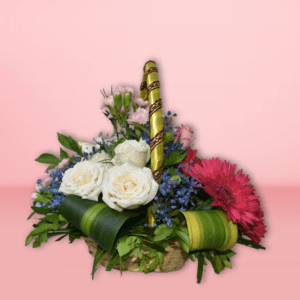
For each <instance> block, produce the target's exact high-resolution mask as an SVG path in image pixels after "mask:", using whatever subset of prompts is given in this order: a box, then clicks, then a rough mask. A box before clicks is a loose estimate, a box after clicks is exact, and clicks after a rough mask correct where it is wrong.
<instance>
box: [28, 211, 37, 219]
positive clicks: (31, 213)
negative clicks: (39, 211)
mask: <svg viewBox="0 0 300 300" xmlns="http://www.w3.org/2000/svg"><path fill="white" fill-rule="evenodd" d="M34 214H35V212H34V211H33V212H32V213H31V214H30V216H29V217H28V218H27V220H29V219H31V217H32V216H33V215H34Z"/></svg>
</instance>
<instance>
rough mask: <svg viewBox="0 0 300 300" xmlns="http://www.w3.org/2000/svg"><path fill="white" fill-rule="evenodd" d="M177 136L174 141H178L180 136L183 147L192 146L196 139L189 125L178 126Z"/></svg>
mask: <svg viewBox="0 0 300 300" xmlns="http://www.w3.org/2000/svg"><path fill="white" fill-rule="evenodd" d="M175 133H176V137H175V138H174V142H175V143H176V142H177V141H178V138H179V137H180V142H181V144H182V145H183V146H182V147H183V148H185V147H190V144H191V142H192V141H193V140H194V139H195V138H194V137H192V133H194V132H193V131H192V129H191V127H189V126H184V125H182V124H181V127H177V130H176V131H175Z"/></svg>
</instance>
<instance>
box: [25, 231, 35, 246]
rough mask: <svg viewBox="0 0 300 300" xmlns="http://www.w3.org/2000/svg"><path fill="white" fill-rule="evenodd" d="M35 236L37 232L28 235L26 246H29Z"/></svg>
mask: <svg viewBox="0 0 300 300" xmlns="http://www.w3.org/2000/svg"><path fill="white" fill-rule="evenodd" d="M35 236H36V234H32V233H30V234H29V235H28V236H27V237H26V241H25V246H28V245H29V244H30V242H31V241H32V240H33V239H34V237H35Z"/></svg>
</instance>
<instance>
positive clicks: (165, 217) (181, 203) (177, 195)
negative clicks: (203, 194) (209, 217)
mask: <svg viewBox="0 0 300 300" xmlns="http://www.w3.org/2000/svg"><path fill="white" fill-rule="evenodd" d="M176 175H178V176H179V177H180V180H181V181H180V182H179V178H178V176H177V178H176V177H175V178H176V180H175V178H174V177H173V176H174V175H173V176H171V175H170V169H167V170H166V171H165V172H164V173H163V175H162V177H161V183H160V185H159V188H158V192H157V195H156V196H155V198H154V201H157V202H158V203H159V204H158V210H157V211H156V214H155V216H154V217H155V218H156V223H157V224H163V223H164V224H166V225H167V226H169V227H172V221H173V220H174V218H173V217H172V216H170V214H171V213H172V212H173V211H174V210H176V209H179V210H181V211H185V210H188V209H189V208H191V207H192V206H195V203H194V202H193V201H192V199H191V195H192V194H193V193H194V194H197V192H198V190H199V187H201V184H199V183H198V182H197V181H196V180H195V178H194V177H190V176H185V175H184V174H182V173H181V172H180V171H179V170H178V169H176V170H175V176H176ZM172 177H173V178H172ZM171 178H172V179H171Z"/></svg>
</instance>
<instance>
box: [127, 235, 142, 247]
mask: <svg viewBox="0 0 300 300" xmlns="http://www.w3.org/2000/svg"><path fill="white" fill-rule="evenodd" d="M137 240H141V239H140V238H138V237H136V236H129V237H128V238H127V239H126V244H127V245H128V246H129V247H131V249H133V248H134V247H135V243H136V241H137Z"/></svg>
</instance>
